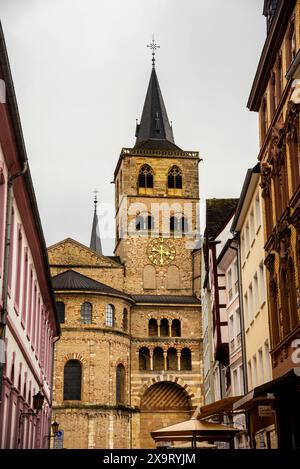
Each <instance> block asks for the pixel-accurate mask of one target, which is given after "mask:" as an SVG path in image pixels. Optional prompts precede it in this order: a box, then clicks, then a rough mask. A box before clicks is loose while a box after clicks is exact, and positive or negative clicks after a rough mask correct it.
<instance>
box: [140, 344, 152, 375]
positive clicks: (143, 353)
mask: <svg viewBox="0 0 300 469" xmlns="http://www.w3.org/2000/svg"><path fill="white" fill-rule="evenodd" d="M139 369H140V370H142V371H143V370H150V352H149V349H148V348H147V347H142V348H140V350H139Z"/></svg>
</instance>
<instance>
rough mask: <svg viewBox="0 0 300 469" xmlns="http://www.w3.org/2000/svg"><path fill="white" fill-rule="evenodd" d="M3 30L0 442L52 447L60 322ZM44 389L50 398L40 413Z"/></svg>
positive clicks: (0, 68) (0, 49) (0, 84)
mask: <svg viewBox="0 0 300 469" xmlns="http://www.w3.org/2000/svg"><path fill="white" fill-rule="evenodd" d="M0 36H1V37H0V311H1V316H0V323H1V330H2V333H1V342H0V343H1V350H0V362H1V365H2V366H1V369H2V377H1V375H0V389H1V402H0V448H47V447H49V437H48V435H49V428H50V423H51V421H50V420H51V400H52V393H51V388H52V370H53V349H54V342H55V341H56V340H57V338H58V337H59V334H60V328H59V323H58V320H57V316H56V310H55V300H54V296H53V291H52V285H51V279H50V272H49V267H48V259H47V251H46V246H45V241H44V237H43V232H42V228H41V223H40V218H39V214H38V209H37V204H36V199H35V194H34V189H33V186H32V181H31V176H30V170H29V167H28V165H27V163H26V161H27V156H26V150H25V146H24V141H23V135H22V129H21V125H20V120H19V114H18V108H17V103H16V98H15V94H14V88H13V83H12V78H11V73H10V68H9V62H8V58H7V52H6V48H5V43H4V38H3V33H2V30H1V27H0ZM20 172H22V174H21V175H19V176H17V174H18V173H20ZM12 176H17V177H14V178H13V180H12ZM10 182H11V191H9V185H10ZM8 199H11V200H12V205H11V207H10V206H9V203H8V201H9V200H8ZM9 214H11V223H9V219H10V216H9ZM7 224H8V226H9V225H10V226H9V229H8V230H7ZM7 231H8V232H9V235H10V243H8V242H7V240H8V237H7ZM7 244H9V245H10V247H9V249H7V248H6V249H5V245H7ZM5 257H6V258H7V259H8V262H7V263H5ZM5 278H7V282H5ZM6 283H7V288H6ZM38 392H40V393H41V394H42V395H43V396H44V402H43V407H42V409H41V410H40V411H39V412H38V413H37V414H36V415H35V414H34V412H35V410H34V408H33V396H34V395H35V394H37V393H38ZM30 414H32V415H30Z"/></svg>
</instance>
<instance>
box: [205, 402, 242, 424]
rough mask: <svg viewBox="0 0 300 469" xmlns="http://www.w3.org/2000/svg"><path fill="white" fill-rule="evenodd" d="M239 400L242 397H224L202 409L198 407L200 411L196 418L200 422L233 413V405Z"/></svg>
mask: <svg viewBox="0 0 300 469" xmlns="http://www.w3.org/2000/svg"><path fill="white" fill-rule="evenodd" d="M241 398H242V396H231V397H224V398H223V399H220V400H219V401H216V402H212V403H211V404H207V405H205V406H203V407H200V411H199V413H198V415H197V418H198V419H200V420H201V419H205V418H209V417H213V416H214V415H221V414H222V415H223V414H230V413H233V404H234V403H235V402H236V401H238V400H240V399H241Z"/></svg>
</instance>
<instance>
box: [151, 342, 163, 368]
mask: <svg viewBox="0 0 300 469" xmlns="http://www.w3.org/2000/svg"><path fill="white" fill-rule="evenodd" d="M163 369H164V352H163V349H162V348H161V347H155V349H154V350H153V370H163Z"/></svg>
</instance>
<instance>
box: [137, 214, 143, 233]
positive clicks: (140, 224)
mask: <svg viewBox="0 0 300 469" xmlns="http://www.w3.org/2000/svg"><path fill="white" fill-rule="evenodd" d="M135 229H136V231H140V230H144V229H145V220H144V217H142V215H139V216H138V217H136V219H135Z"/></svg>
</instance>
